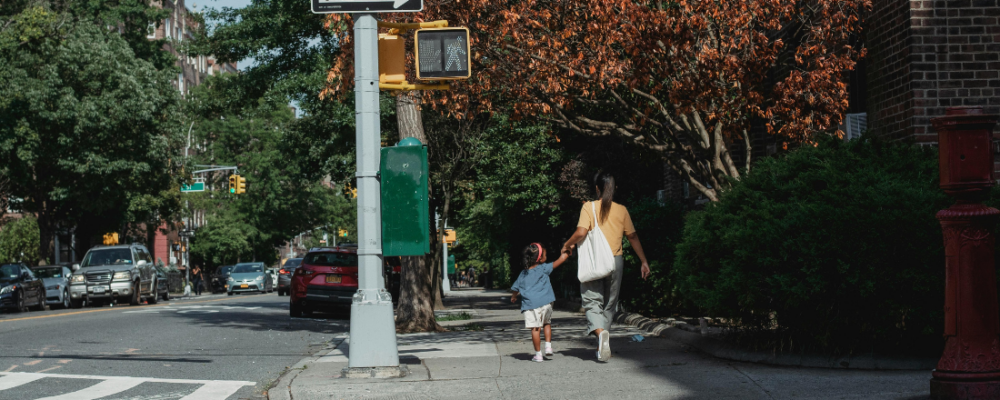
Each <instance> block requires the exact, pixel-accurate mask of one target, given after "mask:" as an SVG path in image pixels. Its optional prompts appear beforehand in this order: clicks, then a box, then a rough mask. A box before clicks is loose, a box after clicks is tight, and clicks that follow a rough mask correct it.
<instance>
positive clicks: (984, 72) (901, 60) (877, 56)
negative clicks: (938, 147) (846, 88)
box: [866, 0, 1000, 144]
mask: <svg viewBox="0 0 1000 400" xmlns="http://www.w3.org/2000/svg"><path fill="white" fill-rule="evenodd" d="M998 18H1000V6H998V1H997V0H947V1H946V0H937V1H930V0H874V2H873V8H872V13H871V15H870V16H869V19H868V22H867V27H866V32H867V34H866V42H867V43H866V46H867V48H868V57H867V60H866V62H867V70H868V71H867V72H868V73H867V93H868V107H867V108H868V109H867V117H868V118H867V120H868V121H867V122H868V129H869V130H871V131H872V132H873V133H875V134H877V135H880V136H882V137H886V138H889V139H892V140H906V141H913V142H915V143H918V144H936V142H937V134H936V132H934V130H933V129H932V128H931V124H930V119H931V118H934V117H938V116H942V115H944V110H945V108H947V107H954V106H983V107H984V111H985V112H987V113H998V112H1000V76H998V74H1000V23H998Z"/></svg>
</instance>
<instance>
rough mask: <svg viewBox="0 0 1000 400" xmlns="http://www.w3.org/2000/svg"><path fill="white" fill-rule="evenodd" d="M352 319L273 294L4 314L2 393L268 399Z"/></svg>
mask: <svg viewBox="0 0 1000 400" xmlns="http://www.w3.org/2000/svg"><path fill="white" fill-rule="evenodd" d="M348 322H349V321H348V316H347V314H346V313H345V314H341V315H332V316H326V317H325V318H324V317H315V318H312V319H302V318H290V317H289V316H288V297H278V296H277V295H276V294H273V293H272V294H267V295H263V294H256V295H238V296H232V297H227V296H225V295H221V296H220V295H214V296H210V295H203V296H201V297H196V298H190V299H175V300H170V301H167V302H163V301H161V302H160V303H159V304H156V305H139V306H134V307H133V306H128V305H124V306H115V307H108V306H105V307H101V308H83V309H79V310H53V311H43V312H28V313H20V314H11V313H5V314H0V400H7V399H11V400H14V399H16V400H34V399H46V400H55V399H58V400H70V399H73V400H85V399H101V400H125V399H129V400H131V399H136V400H138V399H143V400H170V399H183V400H223V399H230V400H233V399H247V398H250V399H253V398H261V397H262V393H263V392H264V391H265V390H266V389H267V388H268V386H269V385H270V384H271V383H272V382H274V381H275V380H276V379H277V378H278V376H279V375H280V374H281V373H282V372H283V371H284V370H285V369H286V368H287V367H289V366H291V365H294V364H295V363H296V362H298V361H299V360H300V359H302V358H303V357H306V356H309V355H312V354H313V353H315V352H316V351H318V350H319V349H320V348H321V347H322V346H323V345H325V344H326V343H327V342H329V341H330V340H331V339H332V338H334V337H336V336H341V335H342V334H345V333H346V332H348V331H349V327H348Z"/></svg>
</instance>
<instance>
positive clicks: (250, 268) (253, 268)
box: [233, 264, 264, 274]
mask: <svg viewBox="0 0 1000 400" xmlns="http://www.w3.org/2000/svg"><path fill="white" fill-rule="evenodd" d="M248 272H264V267H262V266H261V265H260V264H236V267H235V268H233V273H234V274H245V273H248Z"/></svg>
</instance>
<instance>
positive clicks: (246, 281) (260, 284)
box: [226, 262, 274, 296]
mask: <svg viewBox="0 0 1000 400" xmlns="http://www.w3.org/2000/svg"><path fill="white" fill-rule="evenodd" d="M226 283H227V286H229V288H228V289H227V291H228V294H229V295H230V296H232V295H233V293H244V292H260V293H271V292H273V291H274V281H272V280H271V274H269V273H267V271H265V269H264V263H262V262H249V263H239V264H236V266H235V267H233V272H232V273H230V274H229V279H228V280H227V281H226Z"/></svg>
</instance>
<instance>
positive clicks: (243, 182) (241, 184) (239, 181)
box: [236, 175, 247, 194]
mask: <svg viewBox="0 0 1000 400" xmlns="http://www.w3.org/2000/svg"><path fill="white" fill-rule="evenodd" d="M246 192H247V178H244V177H242V176H239V175H236V194H243V193H246Z"/></svg>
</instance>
